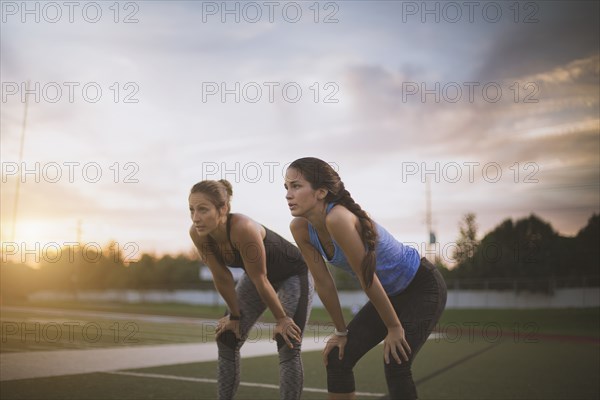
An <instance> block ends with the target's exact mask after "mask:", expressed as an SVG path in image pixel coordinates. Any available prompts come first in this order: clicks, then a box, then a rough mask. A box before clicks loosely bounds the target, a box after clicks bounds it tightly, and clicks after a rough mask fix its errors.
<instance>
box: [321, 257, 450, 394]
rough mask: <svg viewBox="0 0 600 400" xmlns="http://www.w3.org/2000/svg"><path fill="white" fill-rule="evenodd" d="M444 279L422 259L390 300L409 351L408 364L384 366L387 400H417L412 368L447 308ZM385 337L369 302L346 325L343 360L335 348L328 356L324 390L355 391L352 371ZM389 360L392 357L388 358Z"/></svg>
mask: <svg viewBox="0 0 600 400" xmlns="http://www.w3.org/2000/svg"><path fill="white" fill-rule="evenodd" d="M446 295H447V292H446V284H445V283H444V278H442V275H441V274H440V273H439V271H438V270H437V269H436V267H435V266H433V265H432V264H431V263H430V262H429V261H427V259H425V258H422V259H421V265H419V269H418V271H417V274H416V275H415V277H414V278H413V280H412V282H411V283H410V285H408V287H407V288H406V289H405V290H404V291H403V292H402V293H400V294H398V295H395V296H391V297H390V298H389V299H390V301H391V303H392V305H393V306H394V310H395V311H396V314H397V315H398V318H399V319H400V323H401V324H402V326H403V327H404V333H405V335H406V340H407V342H408V344H409V346H410V348H411V350H412V353H411V354H410V356H409V361H408V362H402V364H398V363H396V362H395V361H394V359H391V360H390V363H389V364H385V363H384V370H385V379H386V381H387V386H388V390H389V393H390V399H392V400H396V399H416V398H417V389H416V387H415V384H414V382H413V379H412V372H411V365H412V362H413V360H414V358H415V356H416V355H417V352H418V351H419V349H420V348H421V346H422V345H423V344H424V343H425V341H426V340H427V337H428V336H429V334H430V333H431V331H432V330H433V328H434V327H435V325H436V324H437V322H438V320H439V318H440V316H441V315H442V311H444V307H445V306H446ZM386 335H387V328H386V327H385V325H384V324H383V321H382V320H381V317H379V314H378V313H377V310H376V309H375V306H373V304H372V303H371V302H368V303H367V304H366V305H365V306H364V307H363V308H362V309H361V310H360V311H359V312H358V314H356V316H355V317H354V319H353V320H352V321H350V323H349V324H348V343H347V344H346V348H345V349H344V358H343V359H342V360H339V359H338V349H337V347H336V348H335V349H333V350H332V351H331V353H329V356H328V364H327V389H328V390H329V392H332V393H351V392H354V391H355V386H354V374H353V372H352V369H353V368H354V365H355V364H356V363H357V362H358V360H359V359H360V358H361V357H362V356H363V355H365V354H366V353H367V351H369V350H370V349H372V348H373V347H375V346H377V345H378V344H379V343H381V341H382V340H383V339H384V338H385V337H386ZM390 358H391V357H390Z"/></svg>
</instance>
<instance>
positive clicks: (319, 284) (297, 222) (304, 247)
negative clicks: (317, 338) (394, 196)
mask: <svg viewBox="0 0 600 400" xmlns="http://www.w3.org/2000/svg"><path fill="white" fill-rule="evenodd" d="M290 230H291V231H292V235H293V236H294V240H295V241H296V244H297V245H298V248H299V249H300V252H301V253H302V256H303V257H304V261H306V264H307V265H308V269H309V270H310V273H311V274H312V276H313V278H314V281H315V289H316V290H317V294H318V295H319V298H320V299H321V302H323V305H324V306H325V309H326V310H327V312H328V313H329V316H330V317H331V319H332V321H333V323H334V325H335V329H337V330H338V331H340V332H343V331H345V330H346V323H345V321H344V315H343V313H342V307H341V305H340V299H339V297H338V293H337V288H336V287H335V282H334V280H333V277H332V276H331V273H330V272H329V270H328V269H327V266H326V265H325V261H323V257H322V256H321V254H320V253H319V252H318V250H317V249H315V247H314V246H313V245H312V244H311V243H310V239H309V234H308V222H307V221H306V220H305V219H303V218H294V219H293V220H292V222H291V223H290Z"/></svg>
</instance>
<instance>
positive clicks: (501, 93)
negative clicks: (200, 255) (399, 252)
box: [0, 1, 600, 255]
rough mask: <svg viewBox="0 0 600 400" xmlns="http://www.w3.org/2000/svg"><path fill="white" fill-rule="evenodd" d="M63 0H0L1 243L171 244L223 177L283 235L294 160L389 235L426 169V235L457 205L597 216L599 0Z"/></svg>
mask: <svg viewBox="0 0 600 400" xmlns="http://www.w3.org/2000/svg"><path fill="white" fill-rule="evenodd" d="M76 3H77V5H78V6H77V5H76V6H73V7H72V8H69V7H67V6H66V5H63V4H59V3H54V2H52V3H47V4H43V5H42V3H39V2H35V3H32V4H29V5H28V6H25V4H26V3H19V2H2V5H1V7H2V24H0V30H1V33H2V35H1V38H0V44H1V46H0V55H1V57H0V58H1V59H0V71H1V75H2V79H1V80H2V108H1V111H0V117H1V118H0V120H1V122H0V132H1V140H0V141H1V145H2V146H1V150H0V155H1V158H2V193H1V195H0V196H1V197H0V200H1V201H0V216H1V218H2V225H1V227H0V240H1V241H2V244H3V246H2V247H3V250H4V248H5V246H6V245H7V244H10V243H13V244H17V245H18V246H20V247H23V246H22V245H21V243H25V246H24V249H22V250H25V251H26V250H27V249H28V248H30V247H31V246H35V244H36V243H37V244H39V246H40V248H42V247H43V246H44V245H49V244H50V243H59V244H64V243H71V242H74V241H76V242H80V243H99V244H101V245H102V246H104V244H106V243H108V242H109V241H110V240H114V241H116V242H118V243H119V244H122V245H125V244H128V245H129V246H130V249H133V248H137V250H136V253H137V254H139V255H141V254H142V253H148V254H179V253H182V252H183V253H187V252H189V251H190V250H191V249H192V248H193V245H192V242H191V240H190V239H189V237H188V234H187V230H188V227H189V225H190V220H189V215H188V204H187V196H188V193H189V189H190V188H191V186H192V185H193V184H194V183H196V182H198V181H200V180H203V179H220V178H225V179H229V180H230V181H231V183H232V185H233V193H234V195H233V198H232V212H238V213H243V214H246V215H248V216H250V217H251V218H253V219H255V220H256V221H258V222H260V223H262V224H264V225H265V226H267V227H269V228H270V229H272V230H274V231H275V232H277V233H279V234H280V235H281V236H283V237H284V238H286V239H288V240H292V237H291V234H290V232H289V229H288V225H289V221H290V220H291V216H290V213H289V210H288V209H287V206H286V202H285V199H284V196H285V192H284V190H283V173H284V172H285V166H286V164H288V163H289V162H291V161H292V160H294V159H296V158H299V157H303V156H314V157H318V158H321V159H323V160H325V161H328V162H330V163H332V164H335V165H336V167H337V169H338V171H339V173H340V176H341V178H342V180H343V181H344V182H345V184H346V187H347V189H348V191H349V192H350V193H351V194H352V196H353V198H354V199H355V200H356V202H357V203H358V204H360V205H361V206H362V208H363V209H365V210H366V211H367V212H368V213H369V214H370V215H371V216H372V217H373V219H374V220H375V221H377V222H378V223H380V224H381V225H382V226H383V227H385V228H386V229H387V230H388V231H389V232H390V233H391V234H392V235H394V237H396V239H398V240H399V241H401V242H404V243H418V244H422V246H426V243H427V242H428V240H429V227H428V224H427V219H428V218H427V201H426V198H427V195H426V184H425V182H426V181H429V182H430V183H431V230H432V231H433V232H435V235H436V237H437V240H438V242H439V244H440V246H444V245H447V244H449V243H452V242H453V241H454V240H456V238H457V237H458V225H459V223H460V221H461V218H462V216H463V215H464V214H465V213H467V212H473V213H475V214H476V216H477V222H478V226H479V232H482V233H483V232H488V231H490V230H491V229H493V228H494V227H495V226H497V225H498V224H500V223H501V222H502V221H503V220H506V219H508V218H510V219H512V220H516V219H521V218H526V217H527V216H529V215H530V214H532V213H534V214H535V215H537V216H538V217H539V218H540V219H542V220H544V221H547V222H549V223H550V224H551V225H552V227H553V229H554V230H555V231H556V232H558V233H559V234H560V235H562V236H567V237H569V236H575V235H576V234H577V232H578V231H579V230H580V229H582V228H583V227H584V226H586V224H587V222H588V220H589V218H590V217H591V216H592V215H594V214H599V213H600V184H599V182H600V117H599V116H598V110H599V109H600V94H599V93H598V88H599V87H600V51H599V50H598V48H599V47H600V39H599V38H598V35H597V32H598V29H599V28H598V19H597V15H598V11H599V4H598V3H597V2H586V1H573V2H567V1H556V2H527V3H514V4H513V5H512V8H510V7H511V4H512V3H511V4H508V3H503V2H493V1H486V2H477V4H476V5H474V6H473V7H472V8H469V9H467V8H465V5H464V4H463V5H461V4H459V3H454V2H452V3H441V2H430V3H427V4H429V6H430V7H432V8H431V9H424V8H422V7H421V3H420V2H387V1H373V2H366V1H352V2H326V3H322V2H321V3H314V4H313V3H310V4H309V3H306V2H299V3H298V2H275V4H276V5H275V6H273V8H271V9H269V7H265V6H264V5H261V3H254V2H252V3H248V4H246V3H244V5H243V6H242V4H243V3H240V2H228V3H223V2H221V3H218V2H194V1H192V2H189V1H173V2H164V1H137V2H127V3H118V5H117V7H113V6H111V5H110V4H106V3H91V2H88V3H85V4H84V5H83V6H82V4H80V3H78V2H76ZM48 4H51V5H48ZM115 4H117V3H115ZM221 4H228V5H229V6H228V7H230V9H224V8H222V6H221ZM422 4H425V3H422ZM448 4H451V5H450V6H449V5H448ZM22 5H24V6H23V7H25V8H23V7H22ZM26 7H29V8H26ZM111 7H112V8H111ZM311 7H312V8H311ZM469 7H471V6H469ZM594 10H596V11H594ZM98 11H99V12H98ZM298 11H299V12H298ZM492 11H493V12H492ZM494 12H495V13H494ZM28 81H29V82H30V83H29V85H30V86H29V87H28V86H27V82H28ZM26 100H27V107H28V108H27V118H26V129H25V137H24V140H23V144H24V146H23V148H22V150H23V152H22V158H21V157H20V156H19V154H20V153H21V141H22V139H23V138H22V135H21V132H22V128H23V122H24V119H25V118H24V113H25V104H26ZM17 181H19V182H20V184H19V185H20V186H19V189H18V190H19V196H18V202H17V212H16V226H14V225H13V222H12V221H13V217H14V215H15V198H16V196H17V195H16V193H17V185H18V184H17ZM15 228H16V229H15ZM13 230H15V234H14V237H13ZM27 246H30V247H27ZM136 246H137V247H136Z"/></svg>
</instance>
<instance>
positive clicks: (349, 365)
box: [327, 347, 355, 372]
mask: <svg viewBox="0 0 600 400" xmlns="http://www.w3.org/2000/svg"><path fill="white" fill-rule="evenodd" d="M339 354H340V353H339V351H338V348H337V347H336V348H334V349H333V350H331V352H330V353H329V354H328V355H327V371H328V372H329V371H332V372H335V371H346V372H347V371H352V369H353V368H354V364H355V362H353V361H352V360H350V358H349V357H348V356H347V355H344V358H342V359H341V360H340V357H339Z"/></svg>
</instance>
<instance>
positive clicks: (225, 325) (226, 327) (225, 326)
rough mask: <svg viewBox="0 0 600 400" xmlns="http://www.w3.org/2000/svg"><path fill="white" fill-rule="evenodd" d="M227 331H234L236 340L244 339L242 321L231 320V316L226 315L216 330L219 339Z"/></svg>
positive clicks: (218, 323)
mask: <svg viewBox="0 0 600 400" xmlns="http://www.w3.org/2000/svg"><path fill="white" fill-rule="evenodd" d="M225 331H232V332H233V333H234V334H235V337H236V339H241V337H242V335H240V321H239V320H231V319H229V315H226V316H224V317H223V318H221V319H220V320H219V321H217V329H216V330H215V333H216V336H217V339H218V338H219V336H221V335H222V334H223V332H225Z"/></svg>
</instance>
